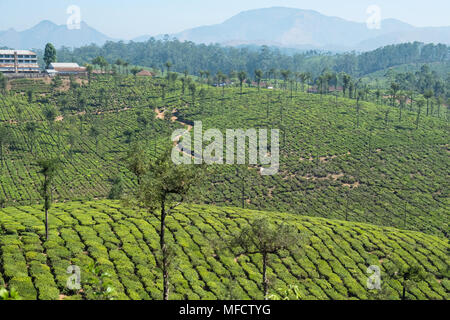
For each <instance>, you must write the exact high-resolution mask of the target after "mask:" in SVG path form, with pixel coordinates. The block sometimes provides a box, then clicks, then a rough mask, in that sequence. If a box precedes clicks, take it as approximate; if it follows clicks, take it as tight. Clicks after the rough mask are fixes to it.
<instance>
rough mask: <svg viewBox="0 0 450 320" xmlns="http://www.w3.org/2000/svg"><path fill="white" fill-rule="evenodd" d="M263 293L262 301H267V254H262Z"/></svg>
mask: <svg viewBox="0 0 450 320" xmlns="http://www.w3.org/2000/svg"><path fill="white" fill-rule="evenodd" d="M263 291H264V300H268V295H269V283H268V281H267V253H263Z"/></svg>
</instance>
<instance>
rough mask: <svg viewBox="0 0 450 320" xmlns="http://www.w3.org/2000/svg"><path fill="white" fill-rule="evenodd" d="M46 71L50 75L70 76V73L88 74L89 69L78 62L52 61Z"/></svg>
mask: <svg viewBox="0 0 450 320" xmlns="http://www.w3.org/2000/svg"><path fill="white" fill-rule="evenodd" d="M46 72H47V73H48V74H49V75H50V76H55V75H61V76H70V75H86V73H87V71H86V68H85V67H80V66H79V65H78V63H65V62H63V63H61V62H52V63H50V65H49V67H48V69H47V70H46Z"/></svg>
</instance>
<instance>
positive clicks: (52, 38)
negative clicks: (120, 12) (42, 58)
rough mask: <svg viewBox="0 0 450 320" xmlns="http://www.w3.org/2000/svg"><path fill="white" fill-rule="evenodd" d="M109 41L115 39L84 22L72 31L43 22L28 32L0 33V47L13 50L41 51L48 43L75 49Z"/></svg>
mask: <svg viewBox="0 0 450 320" xmlns="http://www.w3.org/2000/svg"><path fill="white" fill-rule="evenodd" d="M109 40H111V41H114V40H115V39H113V38H110V37H108V36H106V35H105V34H103V33H101V32H99V31H97V30H95V29H94V28H92V27H90V26H88V25H87V23H85V22H81V23H80V28H79V29H72V30H69V29H68V28H67V26H66V25H57V24H55V23H53V22H51V21H48V20H44V21H41V22H40V23H38V24H37V25H35V26H34V27H32V28H30V29H28V30H24V31H20V32H19V31H16V30H14V29H9V30H6V31H0V47H9V48H14V49H43V48H44V47H45V44H46V43H48V42H51V43H53V45H54V46H55V47H56V48H60V47H62V46H66V47H75V48H76V47H81V46H84V45H88V44H91V43H95V44H98V45H103V44H104V43H105V42H106V41H109Z"/></svg>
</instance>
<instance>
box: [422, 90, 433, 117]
mask: <svg viewBox="0 0 450 320" xmlns="http://www.w3.org/2000/svg"><path fill="white" fill-rule="evenodd" d="M433 95H434V92H433V90H431V89H430V90H427V91H425V93H424V94H423V97H424V98H425V99H427V116H428V114H429V110H430V99H431V98H432V97H433Z"/></svg>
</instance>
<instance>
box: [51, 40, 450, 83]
mask: <svg viewBox="0 0 450 320" xmlns="http://www.w3.org/2000/svg"><path fill="white" fill-rule="evenodd" d="M98 56H103V57H104V58H105V59H106V61H108V62H109V63H111V64H113V63H114V62H115V61H116V60H117V59H122V60H124V61H126V62H128V63H129V64H130V65H139V66H145V67H150V68H154V69H157V70H164V67H165V64H166V62H167V61H170V62H171V63H173V65H174V68H173V71H175V72H180V73H182V72H184V71H186V70H187V71H188V72H189V73H190V74H195V75H199V72H200V70H208V71H209V72H211V73H212V74H215V73H217V72H219V71H221V72H225V73H227V74H228V73H230V72H231V71H236V70H243V71H246V72H247V73H249V74H253V73H254V71H255V70H257V69H261V70H263V71H264V72H269V70H290V71H292V72H299V71H301V72H309V73H311V74H312V75H313V76H314V77H316V76H318V75H319V74H322V73H323V71H324V70H330V71H334V72H345V73H347V74H350V75H352V76H355V77H360V76H363V75H366V74H369V73H372V72H376V71H378V70H383V69H386V68H390V67H393V66H397V65H402V64H409V63H432V62H443V61H449V60H450V47H448V46H446V45H443V44H438V45H434V44H427V45H425V44H423V43H419V42H414V43H405V44H399V45H391V46H386V47H383V48H379V49H377V50H374V51H371V52H366V53H356V52H351V53H344V54H331V53H322V52H318V51H307V52H302V53H296V54H293V55H287V54H284V53H282V52H281V51H280V50H279V49H276V48H269V47H267V46H262V47H261V48H260V49H259V50H254V49H250V48H234V47H223V46H221V45H218V44H211V45H204V44H194V43H193V42H180V41H178V40H176V39H175V40H155V39H153V38H152V39H150V40H148V41H147V42H130V43H124V42H107V43H106V44H105V45H104V46H102V47H99V46H97V45H94V44H93V45H89V46H84V47H81V48H76V49H73V50H71V49H69V48H62V49H60V50H58V61H67V62H70V61H73V62H78V63H80V64H84V63H91V61H92V60H93V59H94V58H96V57H98Z"/></svg>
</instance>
